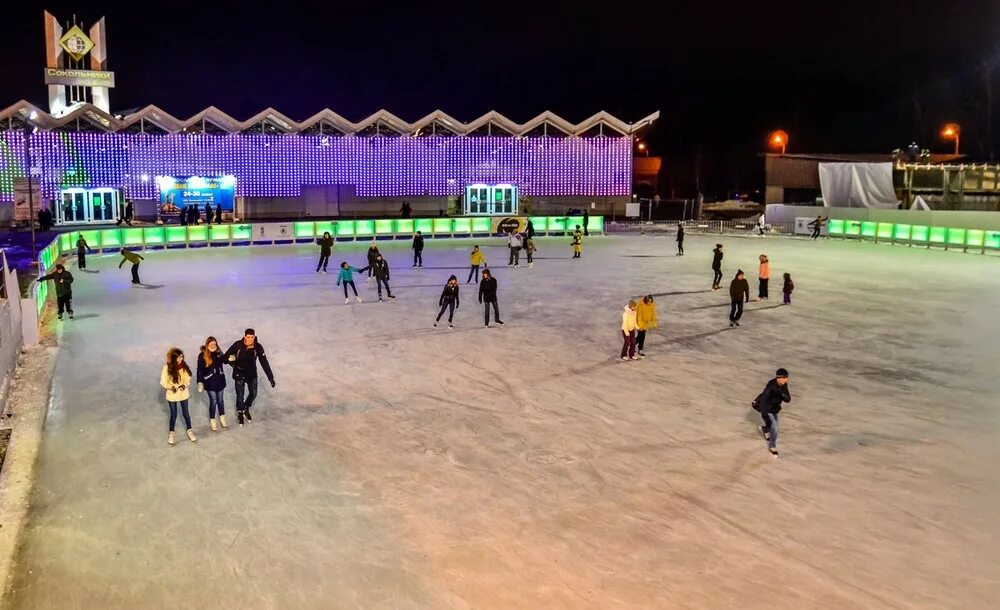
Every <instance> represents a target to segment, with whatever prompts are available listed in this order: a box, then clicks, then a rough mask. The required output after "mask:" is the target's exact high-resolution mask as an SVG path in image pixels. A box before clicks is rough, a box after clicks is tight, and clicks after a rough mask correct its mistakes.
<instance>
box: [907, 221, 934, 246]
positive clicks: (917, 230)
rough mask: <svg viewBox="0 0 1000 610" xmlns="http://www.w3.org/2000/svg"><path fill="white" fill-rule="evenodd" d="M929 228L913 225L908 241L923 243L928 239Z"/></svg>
mask: <svg viewBox="0 0 1000 610" xmlns="http://www.w3.org/2000/svg"><path fill="white" fill-rule="evenodd" d="M930 231H931V228H930V227H925V226H924V225H913V227H912V228H911V233H910V241H915V242H920V243H924V242H926V241H927V239H928V238H929V237H930Z"/></svg>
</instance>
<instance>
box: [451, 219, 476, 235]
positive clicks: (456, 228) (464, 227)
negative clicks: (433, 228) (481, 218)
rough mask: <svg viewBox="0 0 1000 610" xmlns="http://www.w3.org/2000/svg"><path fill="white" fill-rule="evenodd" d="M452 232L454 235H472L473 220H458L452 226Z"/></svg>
mask: <svg viewBox="0 0 1000 610" xmlns="http://www.w3.org/2000/svg"><path fill="white" fill-rule="evenodd" d="M452 231H453V232H454V233H462V234H465V233H472V219H471V218H456V219H455V222H454V223H453V224H452Z"/></svg>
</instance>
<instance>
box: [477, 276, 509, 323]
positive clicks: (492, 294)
mask: <svg viewBox="0 0 1000 610" xmlns="http://www.w3.org/2000/svg"><path fill="white" fill-rule="evenodd" d="M479 302H480V303H482V304H483V305H485V306H486V319H485V324H484V326H486V327H487V328H489V326H490V305H492V306H493V321H494V322H496V323H497V324H498V325H500V326H503V320H501V319H500V306H499V305H498V304H497V278H495V277H493V273H492V272H491V271H490V270H489V269H483V281H482V282H480V283H479Z"/></svg>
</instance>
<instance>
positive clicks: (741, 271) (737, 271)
mask: <svg viewBox="0 0 1000 610" xmlns="http://www.w3.org/2000/svg"><path fill="white" fill-rule="evenodd" d="M741 275H743V270H742V269H737V270H736V277H740V276H741Z"/></svg>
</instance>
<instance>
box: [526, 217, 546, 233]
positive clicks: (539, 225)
mask: <svg viewBox="0 0 1000 610" xmlns="http://www.w3.org/2000/svg"><path fill="white" fill-rule="evenodd" d="M529 220H531V226H533V227H535V231H538V232H539V233H544V232H546V231H548V230H549V217H548V216H529Z"/></svg>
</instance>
